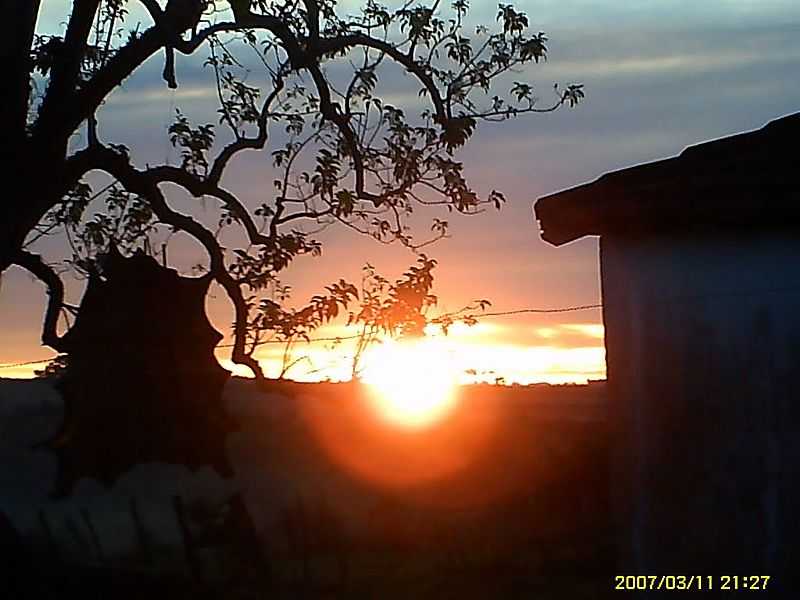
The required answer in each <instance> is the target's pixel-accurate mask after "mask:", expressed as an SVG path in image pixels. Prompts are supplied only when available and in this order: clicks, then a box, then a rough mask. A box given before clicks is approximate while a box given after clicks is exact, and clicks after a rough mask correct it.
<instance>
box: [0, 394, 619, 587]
mask: <svg viewBox="0 0 800 600" xmlns="http://www.w3.org/2000/svg"><path fill="white" fill-rule="evenodd" d="M309 390H313V393H314V395H315V396H316V401H313V402H307V403H305V404H304V406H305V408H303V409H302V410H297V411H295V410H293V409H290V410H288V411H285V412H284V413H283V414H280V415H278V416H276V414H275V412H274V411H272V408H270V411H271V412H270V411H266V412H260V411H259V410H255V411H254V410H251V409H248V410H247V411H244V412H242V413H241V414H242V415H243V416H242V417H241V424H242V432H241V433H240V434H237V437H235V438H234V439H233V440H232V441H231V443H230V444H229V447H230V453H231V455H232V456H233V457H234V460H235V463H236V465H237V474H238V475H239V476H240V477H241V478H242V479H243V480H246V481H247V482H249V483H248V484H247V485H245V489H244V494H243V498H244V501H243V502H239V500H237V499H233V500H232V501H231V503H229V504H227V505H224V506H214V507H208V506H206V507H198V506H188V505H187V506H185V507H182V508H181V510H180V511H178V512H179V513H180V514H181V515H182V516H181V517H179V520H181V522H182V527H183V533H184V537H183V547H182V548H178V549H177V551H176V549H175V548H171V547H166V546H164V545H163V544H161V545H160V544H158V543H155V542H148V539H149V534H150V533H152V534H157V533H158V532H156V531H153V532H147V531H145V529H146V528H142V531H140V532H139V542H138V545H137V547H135V548H134V549H133V550H132V551H130V552H128V553H127V554H117V555H111V554H109V553H107V555H105V556H102V561H98V563H102V564H97V565H94V566H92V565H86V564H85V561H84V564H78V563H77V562H76V561H74V560H73V556H72V555H71V553H70V551H69V548H68V547H66V546H65V545H64V544H63V543H62V542H57V543H53V540H49V541H48V540H47V539H44V537H43V536H42V535H37V534H36V533H33V534H31V533H29V532H25V533H24V534H21V535H18V536H17V537H16V538H14V535H13V534H10V535H6V536H5V542H4V547H3V549H2V551H1V552H0V559H3V563H2V564H3V568H2V569H0V579H1V580H2V581H0V585H2V588H3V590H8V591H10V592H12V593H10V594H8V595H5V594H3V595H0V597H3V598H5V597H7V598H15V599H16V598H20V599H22V598H59V600H60V599H62V598H73V597H74V598H102V599H106V598H108V599H111V598H114V599H116V598H119V599H122V600H125V599H128V598H130V599H133V598H137V599H138V598H147V599H149V600H155V599H158V598H194V599H197V600H203V599H205V598H214V599H216V598H226V599H233V600H235V599H238V598H241V599H249V598H253V599H255V598H276V599H282V598H286V599H294V598H300V599H305V598H307V599H315V598H342V599H348V598H353V599H362V598H363V599H368V598H369V599H371V598H375V599H393V598H397V599H406V598H409V599H410V598H414V599H426V598H431V599H434V598H435V599H447V598H453V599H460V600H463V599H472V598H475V599H483V598H486V599H494V598H511V599H513V598H537V599H538V598H541V599H547V598H559V599H562V598H563V599H572V598H587V599H589V598H605V597H614V591H613V577H612V575H613V564H614V550H613V541H612V540H613V538H614V535H613V533H614V532H613V531H612V530H611V526H610V518H609V514H610V507H609V500H608V467H607V426H606V425H607V424H606V423H605V421H604V420H603V416H602V415H603V410H602V397H601V395H602V390H601V388H599V387H598V386H593V387H580V386H569V387H563V388H560V387H556V388H550V387H532V388H490V387H488V386H477V387H473V388H469V389H468V390H465V391H464V396H463V398H462V401H461V404H460V405H459V410H458V411H457V412H456V413H454V415H453V416H452V417H451V418H450V419H448V420H447V421H446V422H445V423H443V424H442V425H441V426H438V427H436V428H433V429H432V430H430V431H427V432H424V433H420V432H417V433H413V434H412V433H409V432H398V431H393V430H391V429H381V428H380V427H378V426H376V425H375V422H374V419H373V418H372V417H366V416H365V412H364V410H363V405H362V404H359V403H358V402H351V401H350V400H351V399H352V398H351V396H352V389H350V388H345V387H341V386H339V387H337V386H333V385H330V386H316V387H313V388H309V387H303V386H301V385H296V386H289V388H287V389H284V390H282V392H281V393H283V394H284V395H285V396H289V397H297V396H298V395H300V396H302V395H303V394H305V393H306V392H307V391H309ZM273 391H274V390H273ZM342 396H346V397H347V398H348V400H341V399H340V397H342ZM337 398H339V399H337ZM251 408H252V407H251ZM100 533H101V534H102V535H106V536H107V534H106V533H104V532H100ZM102 535H101V536H100V537H102ZM155 537H158V536H155ZM107 539H108V537H106V538H104V540H107ZM104 543H105V542H104ZM106 545H107V544H106ZM59 546H60V547H59ZM56 555H58V557H59V558H58V559H56V558H55V557H56ZM617 594H619V592H617Z"/></svg>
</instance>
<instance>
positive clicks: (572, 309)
mask: <svg viewBox="0 0 800 600" xmlns="http://www.w3.org/2000/svg"><path fill="white" fill-rule="evenodd" d="M602 307H603V305H602V304H582V305H579V306H565V307H560V308H519V309H516V310H504V311H499V312H491V313H472V314H469V315H460V317H459V318H463V317H472V318H475V319H484V318H486V317H506V316H511V315H521V314H556V313H568V312H578V311H583V310H592V309H596V308H602ZM360 337H361V335H360V334H356V335H339V336H329V337H315V338H310V339H308V340H302V341H303V342H305V343H308V344H314V343H317V342H340V341H346V340H356V339H358V338H360ZM285 343H286V340H264V341H262V342H259V343H258V345H259V346H261V345H263V344H285ZM217 348H233V344H220V345H219V346H217ZM53 358H55V357H53ZM53 358H44V359H42V360H29V361H25V362H16V363H7V364H2V365H0V369H15V368H19V367H30V366H33V365H43V364H45V363H49V362H50V361H51V360H53Z"/></svg>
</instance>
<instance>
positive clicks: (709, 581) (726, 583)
mask: <svg viewBox="0 0 800 600" xmlns="http://www.w3.org/2000/svg"><path fill="white" fill-rule="evenodd" d="M769 580H770V576H769V575H615V576H614V589H615V590H620V591H634V590H650V591H658V590H663V591H670V592H671V591H684V590H685V591H705V590H725V591H731V592H735V591H766V590H767V586H768V585H769Z"/></svg>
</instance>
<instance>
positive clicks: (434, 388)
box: [361, 338, 457, 427]
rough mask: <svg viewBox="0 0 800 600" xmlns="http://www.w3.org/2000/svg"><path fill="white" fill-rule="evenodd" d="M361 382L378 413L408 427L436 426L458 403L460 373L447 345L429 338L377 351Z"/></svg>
mask: <svg viewBox="0 0 800 600" xmlns="http://www.w3.org/2000/svg"><path fill="white" fill-rule="evenodd" d="M361 380H362V381H363V382H364V383H365V384H367V385H368V386H369V387H370V388H371V390H370V391H371V393H370V395H369V396H370V401H371V402H372V403H373V405H374V406H375V408H376V409H377V410H378V412H379V414H380V415H381V416H383V417H384V418H385V419H387V420H388V421H391V422H393V423H395V424H399V425H403V426H406V427H424V426H426V425H430V424H433V423H435V422H436V421H438V420H439V419H441V418H442V417H444V416H445V415H446V414H447V413H448V412H450V410H451V409H452V408H453V406H454V405H455V403H456V390H455V387H456V383H457V370H456V368H455V366H454V364H453V361H452V360H451V358H450V356H449V353H448V352H447V350H446V348H445V346H444V345H442V344H440V343H437V341H436V340H431V339H429V338H425V339H423V340H420V341H415V342H387V343H384V344H383V345H381V346H380V347H376V348H374V349H373V350H372V351H371V352H369V354H368V356H366V358H365V364H364V369H363V371H362V376H361Z"/></svg>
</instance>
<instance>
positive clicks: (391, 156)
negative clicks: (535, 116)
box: [0, 0, 583, 376]
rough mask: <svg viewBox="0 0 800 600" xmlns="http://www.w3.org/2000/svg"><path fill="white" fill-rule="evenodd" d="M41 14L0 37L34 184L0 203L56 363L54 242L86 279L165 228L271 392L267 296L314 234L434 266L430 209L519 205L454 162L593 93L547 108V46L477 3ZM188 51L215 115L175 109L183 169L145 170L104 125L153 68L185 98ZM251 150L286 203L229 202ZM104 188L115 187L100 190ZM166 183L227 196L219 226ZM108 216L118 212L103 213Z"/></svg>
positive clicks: (220, 201)
mask: <svg viewBox="0 0 800 600" xmlns="http://www.w3.org/2000/svg"><path fill="white" fill-rule="evenodd" d="M7 3H8V2H7ZM43 10H44V9H43V6H42V2H41V0H10V6H9V7H8V10H6V11H4V15H5V20H4V23H3V24H2V25H0V27H2V33H3V35H2V36H0V45H2V49H3V55H4V56H7V57H9V58H10V59H11V60H10V62H9V68H10V71H11V73H10V74H7V76H6V78H5V79H4V82H3V86H4V88H5V89H4V90H3V94H2V103H3V111H2V119H3V122H4V123H3V124H4V131H5V135H4V137H3V140H2V142H0V148H2V164H1V165H0V168H2V169H3V170H4V171H3V175H4V176H5V180H6V181H12V180H16V181H18V182H21V183H22V185H17V186H15V189H14V190H13V191H11V190H8V191H7V193H6V195H5V197H4V199H3V200H2V201H0V273H2V271H4V270H5V269H6V268H8V267H9V266H11V265H14V264H16V265H19V266H21V267H23V268H25V269H27V270H29V271H30V272H31V273H33V274H34V275H35V276H36V277H38V278H39V279H41V280H42V281H43V282H44V283H45V284H46V286H47V288H48V292H49V303H48V308H47V313H46V316H45V319H44V331H43V336H42V338H43V342H44V343H45V344H47V345H49V346H51V347H53V348H55V349H56V350H58V349H59V346H60V342H61V336H60V335H59V332H58V319H59V314H60V313H61V311H63V310H64V308H65V305H64V286H63V283H62V281H61V278H60V276H59V273H58V272H57V271H56V270H55V269H54V268H53V267H52V266H51V265H49V264H47V263H46V262H45V261H44V260H43V258H42V257H41V256H40V255H39V254H37V253H36V251H35V248H36V243H37V242H38V241H39V240H40V239H42V237H44V236H48V235H51V234H53V233H56V232H66V234H67V237H68V239H69V240H70V241H71V243H72V249H71V250H72V257H71V259H70V266H71V267H72V268H75V269H79V270H86V271H91V270H92V269H97V268H98V265H97V261H96V260H95V259H96V258H97V257H98V256H99V255H101V254H102V253H103V252H106V251H107V250H108V249H109V247H111V246H114V247H115V248H118V249H120V250H121V251H122V252H123V253H131V252H133V251H134V250H137V249H140V250H144V251H145V252H148V253H157V248H155V247H154V246H153V243H152V240H153V239H154V236H155V235H156V233H157V232H158V231H164V230H167V231H168V232H175V231H180V232H184V233H186V234H188V235H190V236H192V237H193V238H194V239H195V240H197V241H198V242H199V243H200V244H201V245H202V247H203V248H204V249H205V252H206V253H207V255H208V267H207V270H208V275H209V276H210V277H211V278H213V280H214V281H216V282H217V283H218V284H220V285H221V286H222V287H223V288H224V290H225V292H226V293H227V295H228V297H229V298H230V300H231V302H232V304H233V307H234V313H235V321H234V324H233V333H234V344H233V351H232V360H233V361H234V362H236V363H240V364H244V365H247V366H249V367H250V368H251V369H252V370H253V372H254V373H255V374H256V375H257V376H259V375H261V369H260V367H259V365H258V362H257V361H256V360H255V359H254V357H253V352H254V350H255V348H256V347H257V341H258V339H260V338H259V337H258V336H259V335H260V334H261V333H263V330H264V329H265V328H269V327H270V326H271V322H270V321H269V318H268V317H269V315H270V314H272V313H270V311H272V312H273V313H274V312H275V310H276V309H275V306H274V303H273V304H271V303H270V301H269V299H268V298H267V295H268V292H269V291H270V290H272V291H273V292H274V290H276V289H278V290H280V289H281V288H280V283H279V280H278V277H279V275H280V273H281V272H282V271H284V270H285V269H286V268H287V267H288V266H289V265H290V264H291V263H292V261H293V259H295V258H296V257H298V256H300V255H304V254H311V255H314V254H318V253H319V252H320V251H321V245H320V243H319V242H318V241H317V240H316V239H315V238H314V235H315V233H317V232H318V231H319V230H320V229H322V228H325V227H329V226H331V225H334V224H340V225H342V226H345V227H348V228H351V229H353V230H355V231H357V232H360V233H363V234H365V235H368V236H371V237H373V238H374V239H376V240H378V241H379V242H382V243H387V244H388V243H398V244H402V245H404V246H407V247H408V248H410V249H412V250H414V251H415V252H419V250H420V249H421V248H423V247H424V246H426V245H427V244H429V243H431V242H433V241H435V240H437V239H440V238H442V237H445V236H446V235H447V231H448V221H447V220H445V219H443V218H440V217H441V216H442V215H441V214H440V215H439V217H435V218H433V221H432V225H431V229H430V236H429V237H428V238H426V239H421V240H420V239H417V238H416V237H415V236H414V234H413V232H412V231H411V229H410V227H409V224H408V222H409V218H410V215H411V214H412V213H413V212H414V211H415V209H417V208H419V207H424V206H428V205H434V206H440V207H442V208H444V209H445V213H444V214H445V215H446V214H447V211H449V212H457V213H463V214H476V213H479V212H481V211H483V210H484V209H485V208H486V207H491V206H494V207H496V208H499V207H500V205H501V204H502V203H503V202H504V196H503V194H502V192H501V191H499V190H493V191H491V192H490V193H489V194H487V195H486V196H485V197H484V196H481V195H479V194H478V193H476V192H475V191H474V190H473V188H472V187H471V186H470V185H469V183H468V182H467V179H466V178H465V174H464V165H463V163H462V162H460V161H459V160H458V158H457V153H458V150H459V149H460V148H461V147H462V146H463V145H464V144H466V143H467V142H468V140H469V139H470V137H471V136H472V135H473V133H474V132H475V129H476V127H477V126H478V124H479V123H480V122H494V121H504V120H507V119H510V118H514V117H519V116H521V115H524V114H528V113H545V112H552V111H554V110H557V109H558V108H560V107H562V106H565V105H567V106H574V105H575V104H576V103H578V102H579V101H580V100H581V98H582V97H583V90H582V86H581V85H578V84H572V85H568V86H566V87H563V88H560V87H558V85H556V86H555V89H554V94H553V97H552V100H551V101H549V102H543V101H541V100H540V98H539V96H538V95H537V94H536V92H535V90H534V88H533V86H532V84H530V83H528V82H525V81H516V78H517V77H519V76H520V74H521V73H522V68H523V67H524V66H525V65H526V64H528V63H536V62H539V61H542V60H545V59H546V57H547V38H546V36H545V34H544V33H541V32H531V31H530V26H529V25H530V24H529V19H528V17H527V15H525V14H524V13H523V12H520V11H518V10H516V9H515V8H514V7H513V6H511V5H507V4H500V5H499V6H498V10H497V13H496V21H495V22H493V23H483V24H479V25H470V24H469V23H470V22H471V21H470V16H469V10H470V7H469V3H468V2H467V1H466V0H455V1H453V2H450V3H445V2H441V1H439V0H430V1H427V2H406V3H403V4H402V5H400V6H399V7H393V8H392V7H386V6H382V5H380V4H378V3H377V2H375V1H374V0H366V1H365V2H363V3H360V6H358V7H353V6H351V5H350V4H349V3H347V4H345V3H344V2H336V0H228V1H223V0H160V1H159V0H72V2H71V12H70V14H69V16H68V19H67V21H66V22H65V27H64V30H63V31H61V32H55V33H53V32H43V31H42V30H41V23H40V21H41V16H42V11H43ZM176 55H186V56H190V57H191V56H200V57H203V58H204V60H205V63H204V65H205V67H206V68H208V69H210V72H211V73H213V82H214V83H213V85H214V88H215V90H214V91H215V93H216V98H217V107H218V108H217V114H216V115H209V120H210V121H209V122H207V123H195V122H193V121H192V120H191V119H190V118H189V117H188V116H187V115H186V114H184V113H183V112H181V111H180V110H178V111H177V112H176V115H175V120H174V122H173V123H172V125H171V126H170V127H169V132H168V135H169V142H170V143H171V144H172V145H173V146H174V148H175V149H176V150H177V152H178V153H179V155H180V160H179V164H175V165H173V164H170V163H167V164H160V165H151V164H145V165H137V164H135V161H134V160H133V158H132V156H131V153H130V151H129V149H128V148H127V147H125V146H124V145H122V144H119V143H114V141H113V140H105V139H104V136H103V122H102V119H101V118H98V115H99V113H100V109H101V107H102V105H103V104H104V103H105V102H107V101H110V100H109V98H110V96H111V95H112V93H113V92H114V90H115V89H117V88H118V87H119V86H121V85H124V82H125V80H126V79H127V78H128V77H129V76H131V75H132V74H133V73H134V72H135V71H137V69H139V68H140V67H141V66H142V65H143V64H144V63H145V62H146V61H148V60H150V59H153V58H154V57H156V58H155V59H156V60H157V59H158V58H157V57H160V60H162V61H163V80H164V85H165V86H167V87H168V88H176V87H178V86H179V85H180V78H181V77H180V76H181V73H180V63H179V62H178V61H176ZM253 65H256V67H253ZM392 69H394V70H395V71H398V70H399V71H402V72H405V73H406V74H407V75H409V76H410V77H409V79H407V82H408V86H410V87H411V89H412V91H414V92H416V96H414V95H412V99H414V100H415V101H409V102H408V103H407V104H408V105H407V106H400V105H398V104H399V103H397V102H393V101H391V98H389V97H387V96H386V95H385V94H382V92H381V85H380V84H381V78H382V77H389V76H390V75H391V73H392V72H393V71H392ZM501 87H502V88H503V89H500V88H501ZM420 104H421V105H420ZM76 133H82V134H83V135H82V136H81V138H80V139H82V140H84V142H82V143H81V145H80V146H78V145H77V144H76V143H75V139H76V138H75V134H76ZM154 133H155V132H154ZM247 151H262V152H269V157H270V160H271V163H272V167H273V169H274V170H275V171H276V172H278V173H279V175H278V176H277V177H275V179H274V181H272V182H271V188H270V189H271V192H272V194H271V197H268V198H265V196H267V195H268V194H263V193H262V194H259V196H258V197H257V198H252V197H245V196H242V195H237V194H236V193H234V192H232V191H231V190H230V189H229V187H228V186H226V184H225V181H224V175H225V172H226V169H227V168H228V167H229V165H230V164H231V163H232V161H234V160H235V159H236V158H237V156H239V155H240V154H242V153H245V152H247ZM98 172H101V173H105V174H107V175H108V176H110V178H111V183H110V184H108V185H105V186H103V187H101V188H99V189H98V187H97V184H96V183H93V182H92V180H91V175H92V174H93V173H98ZM42 173H47V177H42V176H41V174H42ZM168 185H169V186H178V187H180V188H182V189H183V190H184V191H185V192H186V193H187V194H188V195H190V196H192V197H194V198H197V199H202V200H203V201H205V200H206V199H210V200H212V201H213V202H214V203H215V205H216V206H218V209H219V221H218V227H217V228H216V229H214V228H210V227H208V226H207V225H205V224H203V223H201V222H199V221H198V220H196V219H195V218H193V217H191V216H189V215H186V214H182V213H180V212H178V211H176V210H175V209H174V208H173V207H172V206H170V203H169V202H168V198H167V194H166V193H165V191H164V187H165V186H168ZM93 203H94V204H98V203H99V204H100V205H101V207H102V208H101V209H99V210H95V211H94V212H90V211H89V207H90V206H91V205H92V204H93ZM309 224H310V225H311V226H310V227H309V226H308V225H309ZM226 228H238V229H239V230H240V231H241V232H242V238H241V239H242V243H241V244H240V245H239V247H224V246H223V244H222V243H221V242H220V231H221V230H223V229H226ZM423 260H426V259H423ZM348 286H349V284H346V283H345V282H340V283H338V284H334V285H333V287H332V288H329V291H330V292H331V293H330V295H329V296H327V297H320V298H321V299H322V300H326V298H327V300H330V301H329V302H327V303H325V302H323V303H322V304H320V306H319V307H317V308H319V309H320V310H319V311H317V312H315V313H314V314H315V315H317V316H320V317H321V318H326V317H328V316H329V314H328V313H329V312H330V311H329V310H328V309H330V308H331V307H333V309H336V310H338V309H337V303H338V304H341V302H340V299H342V298H343V299H344V301H347V298H348V296H350V295H351V294H352V292H353V291H354V288H352V286H350V287H348ZM265 298H267V300H266V301H265ZM312 304H313V303H312ZM326 311H328V312H326ZM317 313H319V314H317ZM276 314H278V313H276ZM273 316H274V315H273ZM284 320H285V319H284ZM284 325H285V323H284Z"/></svg>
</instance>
